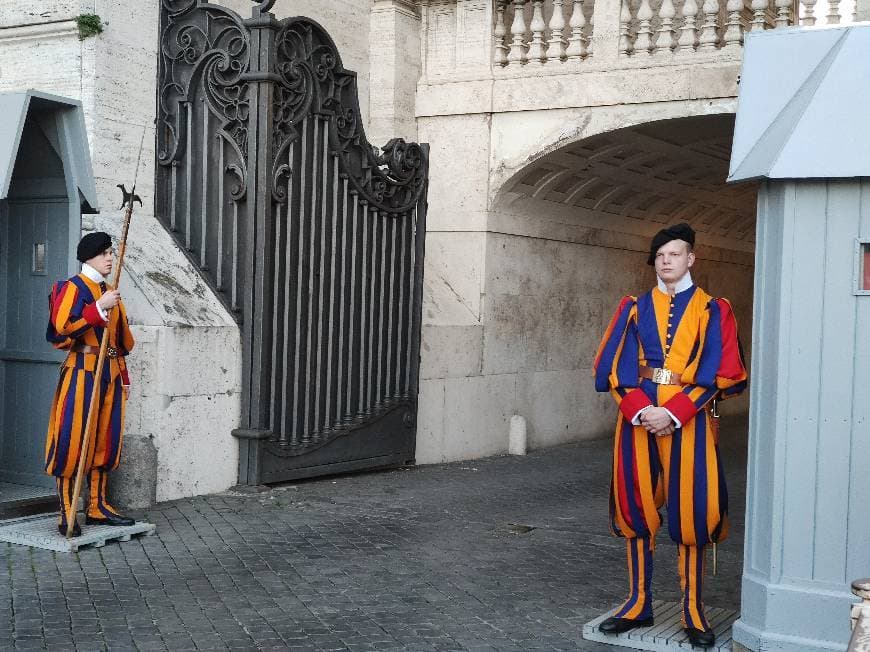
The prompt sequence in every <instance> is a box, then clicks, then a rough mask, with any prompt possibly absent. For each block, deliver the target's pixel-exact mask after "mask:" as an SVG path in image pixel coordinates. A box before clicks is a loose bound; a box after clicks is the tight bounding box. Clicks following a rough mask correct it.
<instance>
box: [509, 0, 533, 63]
mask: <svg viewBox="0 0 870 652" xmlns="http://www.w3.org/2000/svg"><path fill="white" fill-rule="evenodd" d="M513 3H514V20H513V22H512V23H511V47H510V52H509V53H508V63H525V62H526V61H527V58H526V52H528V50H529V46H528V45H527V44H526V18H525V16H524V15H523V9H524V7H525V4H526V0H513Z"/></svg>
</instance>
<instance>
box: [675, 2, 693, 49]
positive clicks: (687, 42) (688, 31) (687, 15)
mask: <svg viewBox="0 0 870 652" xmlns="http://www.w3.org/2000/svg"><path fill="white" fill-rule="evenodd" d="M682 14H683V26H682V27H681V28H680V39H679V41H678V42H677V44H678V48H677V50H678V51H679V52H693V51H694V50H695V46H696V45H697V44H698V29H697V28H696V27H695V17H696V16H697V15H698V5H697V3H696V2H695V0H686V1H685V2H684V3H683V11H682Z"/></svg>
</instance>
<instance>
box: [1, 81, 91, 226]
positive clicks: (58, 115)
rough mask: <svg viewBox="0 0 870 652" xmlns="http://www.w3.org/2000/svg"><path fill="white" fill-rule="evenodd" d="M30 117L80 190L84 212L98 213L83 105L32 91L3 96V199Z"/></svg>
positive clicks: (5, 195)
mask: <svg viewBox="0 0 870 652" xmlns="http://www.w3.org/2000/svg"><path fill="white" fill-rule="evenodd" d="M28 115H31V117H32V118H34V119H36V121H37V122H38V124H39V127H40V129H41V130H42V132H43V134H44V135H45V137H46V138H47V139H48V141H49V143H50V144H51V147H52V148H53V149H54V150H55V152H56V153H57V155H58V157H59V158H60V160H61V161H63V166H64V175H65V176H66V177H67V178H68V179H69V178H71V180H72V185H73V187H75V188H78V192H79V199H80V201H81V205H82V212H83V213H94V212H96V210H97V191H96V187H95V185H94V173H93V169H92V167H91V155H90V150H89V149H88V138H87V133H86V132H85V120H84V113H83V112H82V106H81V103H80V102H78V101H76V100H71V99H68V98H65V97H59V96H57V95H50V94H48V93H42V92H39V91H34V90H28V91H24V92H20V93H0V116H3V119H2V120H0V199H6V197H7V196H8V195H9V188H10V185H11V184H12V173H13V171H14V169H15V162H16V160H17V159H18V157H19V155H24V154H26V152H21V151H19V148H20V146H21V136H22V133H23V131H24V124H25V122H26V121H27V118H28Z"/></svg>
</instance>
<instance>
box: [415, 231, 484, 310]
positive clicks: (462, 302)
mask: <svg viewBox="0 0 870 652" xmlns="http://www.w3.org/2000/svg"><path fill="white" fill-rule="evenodd" d="M485 246H486V234H484V233H443V232H429V233H427V234H426V260H425V261H424V278H425V279H429V283H430V286H432V285H433V284H434V280H433V279H438V280H439V283H438V284H443V286H444V287H445V288H446V290H448V291H449V294H448V295H446V296H442V297H439V300H441V301H442V302H447V303H453V304H458V306H457V308H458V307H461V308H463V309H464V310H465V311H467V313H468V315H469V316H470V320H472V321H473V322H477V321H478V320H479V319H480V294H481V289H482V284H483V273H484V267H485V265H484V262H485V261H484V257H485V253H486V249H485ZM441 310H450V311H451V313H452V314H457V312H459V311H457V310H456V309H450V308H444V306H443V305H442V306H441ZM438 312H439V310H438V306H437V305H435V304H434V303H431V302H430V303H429V304H428V305H427V306H426V313H427V317H425V318H424V319H425V320H426V321H427V322H429V323H443V322H442V321H441V320H440V318H439V315H438ZM464 323H466V324H467V323H469V322H464Z"/></svg>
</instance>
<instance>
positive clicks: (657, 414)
mask: <svg viewBox="0 0 870 652" xmlns="http://www.w3.org/2000/svg"><path fill="white" fill-rule="evenodd" d="M640 425H642V426H643V427H644V428H646V430H647V431H648V432H651V433H652V434H654V435H656V436H658V437H665V436H667V435H672V434H674V430H676V424H675V423H674V420H673V419H671V415H670V414H669V413H668V411H667V410H665V409H664V408H661V407H651V408H649V409H648V410H644V412H643V413H642V414H641V415H640Z"/></svg>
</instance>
